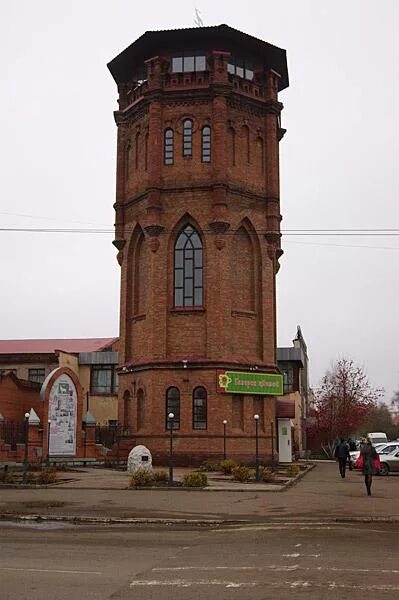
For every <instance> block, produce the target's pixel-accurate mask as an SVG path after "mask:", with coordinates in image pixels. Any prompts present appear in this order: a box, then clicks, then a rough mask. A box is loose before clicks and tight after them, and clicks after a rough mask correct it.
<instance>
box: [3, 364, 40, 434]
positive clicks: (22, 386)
mask: <svg viewBox="0 0 399 600" xmlns="http://www.w3.org/2000/svg"><path fill="white" fill-rule="evenodd" d="M31 408H33V409H34V410H35V411H36V413H37V414H38V416H39V418H40V420H42V418H43V404H42V402H41V401H40V385H39V384H35V383H32V382H28V381H27V382H18V380H17V378H16V377H14V376H13V375H7V376H5V377H0V413H1V414H2V415H3V417H4V420H5V421H19V422H21V423H22V421H23V420H24V415H25V413H26V412H29V411H30V409H31Z"/></svg>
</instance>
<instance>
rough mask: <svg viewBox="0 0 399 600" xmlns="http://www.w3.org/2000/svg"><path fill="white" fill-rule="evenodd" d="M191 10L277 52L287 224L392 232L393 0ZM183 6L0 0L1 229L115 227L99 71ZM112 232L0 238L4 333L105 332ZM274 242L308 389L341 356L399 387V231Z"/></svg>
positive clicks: (110, 144) (112, 302)
mask: <svg viewBox="0 0 399 600" xmlns="http://www.w3.org/2000/svg"><path fill="white" fill-rule="evenodd" d="M196 5H197V6H198V8H199V9H200V10H201V13H202V18H203V20H204V23H205V25H217V24H220V23H227V24H228V25H231V26H232V27H236V28H237V29H240V30H242V31H245V32H247V33H250V34H252V35H254V36H257V37H259V38H262V39H264V40H267V41H269V42H271V43H274V44H276V45H278V46H280V47H282V48H285V49H286V50H287V53H288V65H289V73H290V87H289V88H288V89H287V90H285V91H284V92H283V93H282V94H281V97H280V99H281V101H282V102H283V103H284V105H285V109H284V112H283V126H284V127H286V128H287V130H288V131H287V134H286V136H285V138H284V140H283V141H282V143H281V146H280V149H281V211H282V214H283V228H284V229H294V228H301V229H303V228H308V229H312V228H313V229H315V228H316V229H317V228H326V229H327V228H330V229H331V228H341V229H342V228H364V229H372V228H398V229H399V207H398V202H399V198H398V196H399V194H398V187H399V186H398V169H399V164H398V156H399V152H398V150H399V135H398V134H399V131H398V129H399V128H398V106H399V83H398V76H397V73H398V64H399V50H398V23H399V2H398V1H397V0H380V2H377V1H376V0H374V1H370V0H334V1H333V0H279V1H278V2H271V1H268V0H265V1H263V2H254V1H251V0H246V2H245V3H232V2H226V1H225V0H220V1H219V2H213V1H210V0H198V1H197V4H196ZM194 6H195V4H194V3H193V4H191V3H187V2H178V1H175V0H169V1H168V2H160V1H158V0H153V1H152V2H148V3H143V2H134V1H132V0H130V1H128V0H108V1H106V0H67V1H64V0H34V1H33V0H15V1H12V0H3V1H2V2H1V3H0V60H1V63H2V66H1V74H0V77H1V94H0V132H1V135H0V165H1V202H0V226H1V227H14V226H15V227H66V228H69V227H72V228H73V227H80V226H83V227H86V226H88V225H87V224H93V225H95V226H105V227H109V226H112V224H113V222H114V212H113V208H112V205H113V202H114V200H115V191H114V190H115V149H116V143H115V140H116V127H115V125H114V122H113V115H112V112H113V110H115V109H116V107H117V104H116V96H117V94H116V89H115V84H114V81H113V80H112V78H111V76H110V74H109V72H108V70H107V68H106V63H107V62H108V61H109V60H110V59H112V58H113V57H114V56H116V54H118V53H119V52H120V51H121V50H123V49H124V48H125V47H126V46H128V45H129V44H130V43H131V42H132V41H133V40H135V39H136V38H137V37H139V36H140V35H141V34H142V33H144V31H146V30H154V29H168V28H178V27H191V26H193V25H194ZM17 215H32V217H26V216H17ZM33 217H35V218H33ZM112 239H113V236H112V235H111V234H97V235H94V234H90V235H79V234H76V233H75V234H72V233H69V234H60V233H58V234H54V233H42V234H39V233H9V232H0V256H1V288H0V289H1V292H0V338H34V337H38V338H42V337H89V336H90V337H98V336H112V335H117V334H118V318H119V267H118V265H117V262H116V258H115V256H116V252H115V249H114V247H113V246H112V245H111V241H112ZM283 247H284V251H285V254H284V256H283V257H282V259H281V269H280V272H279V274H278V341H279V345H281V346H287V345H291V340H292V338H293V336H294V335H295V331H296V326H297V324H300V325H301V327H302V331H303V334H304V336H305V339H306V341H307V343H308V349H309V355H310V361H311V362H310V368H311V382H312V384H313V385H317V384H318V382H319V379H320V377H321V376H322V374H323V373H324V371H325V370H326V368H328V367H329V366H330V363H331V360H333V359H336V358H339V357H341V356H347V357H351V358H353V359H354V360H355V361H356V362H358V363H360V364H361V365H364V367H365V369H366V370H367V372H368V375H369V378H370V380H371V382H372V384H373V385H377V386H383V387H385V389H386V392H387V394H386V398H387V399H390V397H391V395H392V391H393V390H394V389H397V388H398V387H399V366H398V354H397V346H398V340H397V337H398V326H397V312H398V309H397V304H398V300H397V293H398V287H399V286H398V259H399V237H398V236H390V237H388V236H381V235H380V236H368V237H364V236H363V237H349V236H346V237H336V236H334V237H333V236H329V237H327V236H307V237H300V236H295V237H293V236H292V235H290V236H286V237H284V238H283Z"/></svg>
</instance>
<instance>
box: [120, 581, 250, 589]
mask: <svg viewBox="0 0 399 600" xmlns="http://www.w3.org/2000/svg"><path fill="white" fill-rule="evenodd" d="M194 585H222V586H224V587H226V588H245V587H256V585H257V584H256V583H255V582H248V583H245V582H241V581H223V580H219V579H212V580H210V579H197V580H196V581H189V580H187V579H173V580H170V581H161V580H159V579H150V580H145V579H144V580H141V579H137V580H135V581H132V582H131V584H130V587H131V588H132V587H138V586H143V587H145V586H149V587H151V586H162V587H167V586H169V587H185V588H186V587H192V586H194Z"/></svg>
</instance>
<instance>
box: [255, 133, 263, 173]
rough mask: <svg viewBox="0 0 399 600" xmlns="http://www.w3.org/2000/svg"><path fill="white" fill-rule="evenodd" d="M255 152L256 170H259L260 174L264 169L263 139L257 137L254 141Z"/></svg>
mask: <svg viewBox="0 0 399 600" xmlns="http://www.w3.org/2000/svg"><path fill="white" fill-rule="evenodd" d="M256 152H257V163H258V168H259V170H260V172H261V173H263V171H264V168H265V157H264V150H263V139H262V138H261V137H260V136H258V138H257V140H256Z"/></svg>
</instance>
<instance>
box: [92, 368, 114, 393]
mask: <svg viewBox="0 0 399 600" xmlns="http://www.w3.org/2000/svg"><path fill="white" fill-rule="evenodd" d="M116 369H117V367H116V366H115V365H92V367H91V381H90V392H91V393H92V394H116V393H117V392H118V373H117V370H116Z"/></svg>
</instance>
